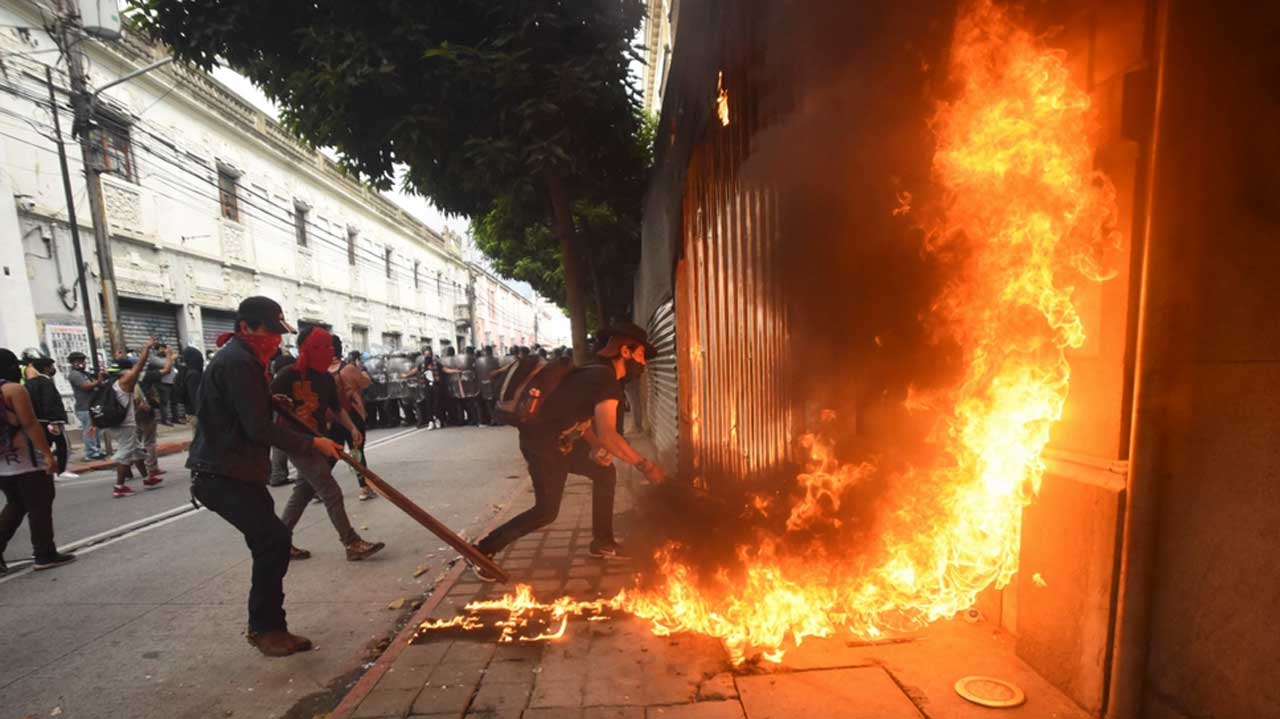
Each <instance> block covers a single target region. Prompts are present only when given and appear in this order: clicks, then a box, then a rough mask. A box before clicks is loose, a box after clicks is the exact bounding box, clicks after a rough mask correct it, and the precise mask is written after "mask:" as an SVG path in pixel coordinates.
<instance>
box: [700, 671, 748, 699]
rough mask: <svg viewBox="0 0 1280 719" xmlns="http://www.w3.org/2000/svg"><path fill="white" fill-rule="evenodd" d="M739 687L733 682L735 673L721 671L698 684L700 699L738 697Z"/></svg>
mask: <svg viewBox="0 0 1280 719" xmlns="http://www.w3.org/2000/svg"><path fill="white" fill-rule="evenodd" d="M737 698H738V687H737V686H735V685H734V683H733V675H732V674H730V673H729V672H721V673H719V674H716V675H715V676H713V677H711V678H710V679H706V680H704V681H703V682H702V683H701V684H699V685H698V701H700V702H705V701H715V700H717V699H737Z"/></svg>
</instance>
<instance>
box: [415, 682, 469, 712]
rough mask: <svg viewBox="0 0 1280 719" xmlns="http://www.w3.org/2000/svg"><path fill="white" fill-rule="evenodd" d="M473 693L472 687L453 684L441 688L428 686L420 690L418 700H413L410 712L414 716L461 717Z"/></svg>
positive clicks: (432, 685) (433, 685)
mask: <svg viewBox="0 0 1280 719" xmlns="http://www.w3.org/2000/svg"><path fill="white" fill-rule="evenodd" d="M474 692H475V686H474V685H466V684H453V685H450V686H443V687H442V686H439V685H435V684H428V685H427V686H425V687H423V688H422V692H421V693H419V694H418V698H417V699H414V700H413V706H412V707H411V708H410V711H411V712H412V714H413V715H414V716H417V715H419V714H428V715H431V714H437V715H438V714H451V715H452V716H455V717H456V716H461V715H462V711H463V710H464V709H466V708H467V702H469V701H471V695H472V693H474Z"/></svg>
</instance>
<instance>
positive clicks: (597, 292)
mask: <svg viewBox="0 0 1280 719" xmlns="http://www.w3.org/2000/svg"><path fill="white" fill-rule="evenodd" d="M583 255H585V256H586V258H587V271H588V272H590V273H591V295H592V299H594V300H595V302H596V329H597V330H603V329H606V328H608V327H609V323H610V322H612V321H613V318H612V317H609V316H608V315H606V314H605V313H604V288H603V287H601V286H600V270H599V269H597V268H596V263H595V260H593V259H591V255H590V254H588V253H585V252H584V253H583Z"/></svg>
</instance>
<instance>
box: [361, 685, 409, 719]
mask: <svg viewBox="0 0 1280 719" xmlns="http://www.w3.org/2000/svg"><path fill="white" fill-rule="evenodd" d="M417 695H418V689H417V688H414V689H382V688H376V689H374V690H373V691H371V692H369V696H367V697H365V698H364V701H362V702H360V706H358V707H356V710H355V713H353V714H352V715H351V717H352V719H375V718H377V719H381V717H401V716H404V714H405V712H407V711H409V706H410V705H412V704H413V699H414V697H416V696H417Z"/></svg>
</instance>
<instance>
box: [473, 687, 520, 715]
mask: <svg viewBox="0 0 1280 719" xmlns="http://www.w3.org/2000/svg"><path fill="white" fill-rule="evenodd" d="M530 688H531V683H529V684H525V683H518V684H503V683H492V682H487V681H486V682H484V683H483V684H481V685H480V690H479V691H477V692H476V696H475V698H474V699H472V700H471V708H470V709H468V710H467V711H468V713H471V712H473V711H475V712H485V711H488V712H510V711H514V712H516V713H517V714H518V713H520V711H521V710H522V709H524V707H525V705H526V704H528V703H529V690H530Z"/></svg>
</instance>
